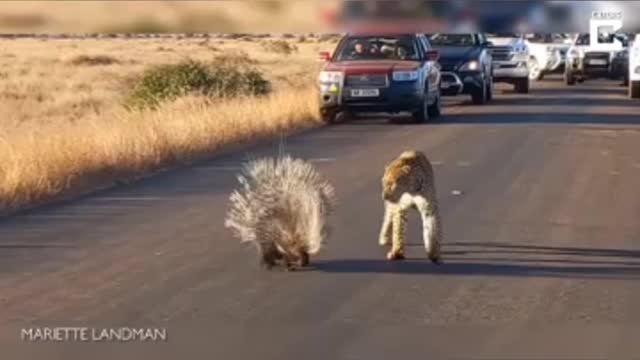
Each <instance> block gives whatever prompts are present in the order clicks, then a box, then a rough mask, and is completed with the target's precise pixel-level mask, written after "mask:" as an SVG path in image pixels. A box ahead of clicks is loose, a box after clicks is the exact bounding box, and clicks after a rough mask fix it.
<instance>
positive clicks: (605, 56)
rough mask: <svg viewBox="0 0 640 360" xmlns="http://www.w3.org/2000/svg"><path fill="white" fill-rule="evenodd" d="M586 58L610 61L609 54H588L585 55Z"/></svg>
mask: <svg viewBox="0 0 640 360" xmlns="http://www.w3.org/2000/svg"><path fill="white" fill-rule="evenodd" d="M584 57H585V58H587V59H602V60H607V61H609V53H608V52H596V51H594V52H588V53H585V54H584Z"/></svg>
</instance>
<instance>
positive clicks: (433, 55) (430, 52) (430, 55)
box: [424, 50, 440, 61]
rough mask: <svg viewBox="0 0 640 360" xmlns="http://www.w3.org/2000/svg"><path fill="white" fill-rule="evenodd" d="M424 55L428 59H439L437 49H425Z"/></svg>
mask: <svg viewBox="0 0 640 360" xmlns="http://www.w3.org/2000/svg"><path fill="white" fill-rule="evenodd" d="M424 57H425V58H426V59H427V60H429V61H438V59H440V53H439V52H438V50H427V51H425V53H424Z"/></svg>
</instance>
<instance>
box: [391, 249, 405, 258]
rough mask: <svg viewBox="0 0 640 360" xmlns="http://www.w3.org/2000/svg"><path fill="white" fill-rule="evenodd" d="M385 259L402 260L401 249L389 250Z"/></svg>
mask: <svg viewBox="0 0 640 360" xmlns="http://www.w3.org/2000/svg"><path fill="white" fill-rule="evenodd" d="M387 259H388V260H391V261H396V260H404V259H405V258H404V254H403V253H402V251H393V250H391V251H389V252H388V253H387Z"/></svg>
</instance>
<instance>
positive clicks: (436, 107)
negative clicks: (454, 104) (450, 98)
mask: <svg viewBox="0 0 640 360" xmlns="http://www.w3.org/2000/svg"><path fill="white" fill-rule="evenodd" d="M427 112H428V113H429V118H430V119H435V118H438V117H440V115H442V96H441V95H440V92H438V97H437V98H436V101H434V102H433V104H431V105H429V106H427Z"/></svg>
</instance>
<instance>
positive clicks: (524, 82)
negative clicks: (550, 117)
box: [514, 77, 529, 94]
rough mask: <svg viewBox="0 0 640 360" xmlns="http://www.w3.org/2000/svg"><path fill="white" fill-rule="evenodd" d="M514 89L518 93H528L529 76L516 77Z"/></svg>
mask: <svg viewBox="0 0 640 360" xmlns="http://www.w3.org/2000/svg"><path fill="white" fill-rule="evenodd" d="M514 88H515V91H516V92H517V93H518V94H528V93H529V78H528V77H526V78H522V79H516V81H515V87H514Z"/></svg>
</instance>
